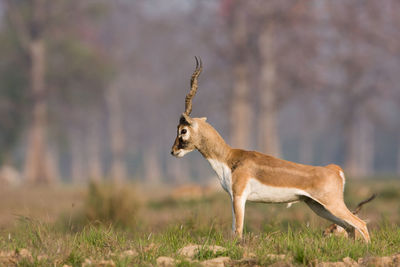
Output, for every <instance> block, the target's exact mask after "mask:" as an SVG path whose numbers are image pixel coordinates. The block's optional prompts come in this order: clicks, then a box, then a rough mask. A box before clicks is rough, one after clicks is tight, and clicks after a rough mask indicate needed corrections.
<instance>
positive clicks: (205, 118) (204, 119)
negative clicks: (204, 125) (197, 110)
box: [199, 117, 207, 121]
mask: <svg viewBox="0 0 400 267" xmlns="http://www.w3.org/2000/svg"><path fill="white" fill-rule="evenodd" d="M199 120H202V121H206V120H207V117H201V118H199Z"/></svg>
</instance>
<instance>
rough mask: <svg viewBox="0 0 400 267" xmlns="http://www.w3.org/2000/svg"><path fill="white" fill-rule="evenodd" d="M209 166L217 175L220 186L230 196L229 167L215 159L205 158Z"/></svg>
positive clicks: (230, 173)
mask: <svg viewBox="0 0 400 267" xmlns="http://www.w3.org/2000/svg"><path fill="white" fill-rule="evenodd" d="M207 160H208V162H209V163H210V165H211V167H212V168H213V169H214V171H215V172H216V173H217V175H218V179H219V182H220V183H221V186H222V188H223V189H224V190H225V191H226V192H228V193H229V195H230V196H231V197H232V196H233V195H232V172H231V169H230V168H229V167H228V165H226V164H225V163H222V162H219V161H218V160H215V159H207Z"/></svg>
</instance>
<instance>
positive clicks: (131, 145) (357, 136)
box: [0, 0, 400, 185]
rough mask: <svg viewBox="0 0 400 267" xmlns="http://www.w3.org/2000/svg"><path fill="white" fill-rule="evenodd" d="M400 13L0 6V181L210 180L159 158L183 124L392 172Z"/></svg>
mask: <svg viewBox="0 0 400 267" xmlns="http://www.w3.org/2000/svg"><path fill="white" fill-rule="evenodd" d="M399 11H400V4H399V3H398V2H397V1H395V0H388V1H385V2H383V3H377V2H375V1H372V0H368V1H335V2H332V1H326V0H324V1H320V0H316V1H302V0H299V1H267V2H265V1H258V0H252V1H237V0H219V1H194V0H191V1H183V0H175V1H169V2H168V3H167V2H163V1H158V0H151V1H127V0H117V1H112V2H109V1H104V0H90V1H75V0H74V1H72V0H60V1H51V0H29V1H17V0H1V1H0V181H1V182H2V183H3V184H23V183H31V184H36V183H45V184H52V183H55V182H63V183H77V184H79V183H87V182H88V181H90V180H92V181H101V180H111V181H118V182H121V181H128V180H130V181H132V180H133V181H138V182H140V183H146V184H150V185H160V184H166V183H168V184H185V183H191V182H198V183H202V184H208V183H209V182H210V181H214V179H213V178H211V177H212V176H213V175H214V174H213V172H212V170H211V169H210V168H209V167H208V166H207V163H206V162H205V161H203V160H202V159H201V157H200V155H199V154H198V153H193V154H191V155H189V156H187V157H185V158H184V159H182V160H177V159H175V158H172V157H170V156H169V150H170V146H171V145H172V142H173V139H174V137H175V131H176V129H175V127H176V124H177V122H178V118H179V115H180V113H181V112H183V107H184V96H185V94H186V92H187V90H188V88H189V78H190V75H191V72H192V70H193V68H194V66H193V64H194V59H193V57H194V56H200V57H201V58H202V59H203V62H204V73H203V74H202V75H201V77H200V81H199V82H200V89H199V92H198V95H197V96H196V98H195V99H194V105H193V114H194V116H207V117H208V121H209V122H210V123H211V124H212V125H214V126H215V128H216V129H217V130H218V131H220V132H221V135H222V136H223V137H224V138H225V139H226V140H227V142H228V143H229V144H231V145H232V146H236V147H241V148H245V149H255V150H259V151H261V152H265V153H268V154H271V155H274V156H277V157H281V158H285V159H288V160H292V161H296V162H301V163H305V164H314V165H326V164H328V163H336V164H340V165H342V166H343V167H344V168H345V170H346V173H347V174H348V175H349V176H352V177H372V176H374V175H377V174H379V175H381V177H382V176H391V177H394V176H398V175H399V174H400V135H399V132H400V123H399V122H400V120H399V118H398V114H399V111H400V89H399V76H398V73H399V71H400V60H399V58H400V56H399V51H400V33H399V31H398V25H399V23H400V15H399V14H400V12H399Z"/></svg>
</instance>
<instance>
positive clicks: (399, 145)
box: [396, 135, 400, 176]
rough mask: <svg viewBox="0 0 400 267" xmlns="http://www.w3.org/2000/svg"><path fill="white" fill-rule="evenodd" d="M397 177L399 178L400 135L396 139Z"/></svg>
mask: <svg viewBox="0 0 400 267" xmlns="http://www.w3.org/2000/svg"><path fill="white" fill-rule="evenodd" d="M396 171H397V175H398V176H400V135H398V137H397V170H396Z"/></svg>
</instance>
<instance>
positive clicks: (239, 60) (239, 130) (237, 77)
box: [231, 10, 252, 149]
mask: <svg viewBox="0 0 400 267" xmlns="http://www.w3.org/2000/svg"><path fill="white" fill-rule="evenodd" d="M232 38H233V43H234V47H235V58H234V66H233V88H232V92H233V95H232V116H231V126H232V136H231V141H232V145H233V146H235V147H239V148H245V149H246V148H247V149H248V148H249V147H250V146H251V145H252V144H251V135H250V132H251V124H252V122H251V118H252V109H251V105H250V93H249V91H250V88H249V84H248V66H247V64H246V55H245V51H246V43H247V29H246V16H245V15H244V12H240V10H236V12H235V18H234V20H233V23H232Z"/></svg>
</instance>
